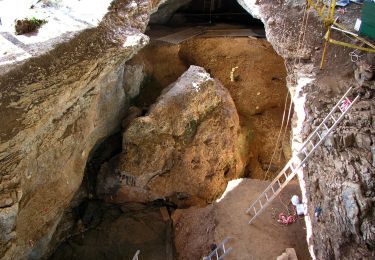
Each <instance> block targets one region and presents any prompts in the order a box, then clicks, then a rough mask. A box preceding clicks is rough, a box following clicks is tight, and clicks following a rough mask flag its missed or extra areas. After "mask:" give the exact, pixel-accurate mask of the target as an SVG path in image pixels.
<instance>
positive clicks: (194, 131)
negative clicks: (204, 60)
mask: <svg viewBox="0 0 375 260" xmlns="http://www.w3.org/2000/svg"><path fill="white" fill-rule="evenodd" d="M238 137H239V118H238V114H237V111H236V108H235V105H234V103H233V100H232V98H231V96H230V95H229V92H228V91H227V89H226V88H224V87H223V86H222V85H221V84H220V83H219V82H218V81H217V80H214V79H212V78H211V77H210V75H209V74H208V73H207V72H206V71H205V70H204V69H203V68H200V67H196V66H191V67H190V68H189V70H188V71H187V72H185V73H184V74H183V75H182V76H181V77H180V78H179V79H178V80H177V82H175V83H174V84H173V85H172V86H171V87H170V88H169V90H167V92H166V93H164V94H162V95H161V97H160V98H159V99H158V101H157V102H156V104H154V105H153V106H152V108H151V109H150V111H149V113H148V115H146V116H144V117H139V118H137V119H135V120H134V121H133V122H132V123H131V124H130V125H129V127H128V129H127V130H126V132H125V133H124V136H123V152H122V154H121V156H120V158H119V163H118V166H117V167H118V169H117V170H116V171H115V172H116V174H117V176H116V177H113V176H112V178H117V179H118V181H119V182H120V185H119V186H118V187H117V197H116V198H117V199H118V200H122V201H127V200H132V198H135V197H137V196H138V195H139V196H138V198H144V200H152V199H156V198H162V197H167V196H171V195H173V194H175V193H178V194H186V195H187V196H194V197H198V198H201V199H204V200H206V201H212V200H213V199H215V198H216V197H218V196H219V195H220V194H221V193H222V191H223V190H224V189H225V185H226V183H227V181H228V180H230V179H232V178H235V177H237V176H238V175H239V172H240V171H241V169H242V163H241V160H240V159H239V154H238V147H237V140H238ZM107 183H108V182H107ZM146 194H147V196H145V195H146Z"/></svg>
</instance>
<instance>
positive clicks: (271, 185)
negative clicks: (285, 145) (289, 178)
mask: <svg viewBox="0 0 375 260" xmlns="http://www.w3.org/2000/svg"><path fill="white" fill-rule="evenodd" d="M291 164H292V160H289V162H288V163H287V164H286V165H285V167H284V168H283V169H282V170H281V171H280V172H279V174H278V175H277V176H276V177H275V178H274V179H273V181H272V182H271V183H270V184H269V185H268V186H267V188H266V189H265V190H264V191H263V192H262V193H261V194H260V195H259V196H258V197H257V199H256V200H255V201H254V203H253V204H251V206H250V207H249V208H248V209H247V211H246V213H249V211H250V209H251V208H253V207H254V206H255V205H256V204H257V203H258V201H259V199H260V198H261V197H263V195H264V194H265V193H267V192H268V191H270V190H271V189H272V187H273V185H274V184H275V183H276V182H277V181H278V180H279V179H280V178H281V177H282V176H283V175H284V173H285V172H286V170H287V169H288V168H290V165H291ZM278 189H280V187H278V188H276V192H277V190H278ZM274 192H275V191H273V192H272V193H274ZM272 198H273V196H271V198H270V200H272Z"/></svg>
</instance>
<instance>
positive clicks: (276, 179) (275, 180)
mask: <svg viewBox="0 0 375 260" xmlns="http://www.w3.org/2000/svg"><path fill="white" fill-rule="evenodd" d="M350 90H351V88H350V89H349V90H348V91H347V92H346V93H345V95H344V96H343V97H342V98H341V99H340V101H339V102H338V105H340V102H341V101H342V100H343V99H344V98H345V96H346V94H347V93H349V91H350ZM358 99H359V95H358V96H356V97H355V98H354V100H353V101H351V102H350V104H349V106H348V107H347V108H346V109H345V110H344V111H343V112H342V113H341V115H340V116H339V118H338V119H337V120H336V121H335V123H334V124H333V125H332V126H331V127H330V128H329V129H328V130H327V133H326V134H325V135H324V136H323V138H321V139H320V140H319V142H317V143H316V144H315V145H314V146H313V149H311V150H310V151H309V152H308V154H307V155H306V157H305V158H304V159H303V160H302V161H301V162H300V163H298V165H297V166H296V167H295V168H291V167H290V165H291V163H292V161H294V158H295V156H293V157H292V158H291V160H289V162H288V163H287V165H286V166H285V167H284V168H283V170H282V171H281V172H280V173H279V174H278V176H277V177H276V178H275V179H274V180H273V181H272V182H271V184H270V185H269V186H268V187H267V188H266V190H265V191H263V192H262V193H261V195H260V196H258V198H257V199H256V200H255V202H254V203H253V204H252V205H251V206H250V207H249V208H248V210H247V211H246V212H247V213H249V211H250V210H251V209H252V208H253V207H254V206H255V205H256V203H257V202H258V201H259V200H260V199H261V198H262V197H263V196H264V194H266V193H267V192H268V191H269V190H270V189H271V188H272V191H273V194H272V196H271V198H270V199H269V200H267V201H266V203H265V204H264V205H263V206H262V207H261V208H260V209H259V210H258V211H257V212H256V214H255V215H254V216H253V217H252V218H251V220H250V221H249V224H251V222H252V221H253V220H254V219H255V218H256V217H257V216H258V215H259V214H260V213H261V212H263V210H264V209H265V208H266V207H267V206H268V204H270V203H271V202H272V201H273V199H274V198H275V197H276V196H277V195H278V194H279V193H280V192H281V190H282V189H283V188H284V187H285V186H286V185H287V184H288V182H289V181H290V180H291V179H293V178H294V176H295V175H296V173H297V171H298V169H299V168H300V167H301V166H302V165H303V164H304V163H305V162H306V161H307V160H308V159H309V157H310V155H311V154H312V153H313V152H314V151H315V149H316V148H317V147H318V146H319V145H320V144H321V143H322V142H323V141H324V139H325V138H326V137H327V136H328V134H329V133H330V132H331V131H332V130H333V129H335V128H336V126H337V124H339V123H340V122H341V120H342V119H343V118H344V116H345V115H346V114H347V113H348V112H349V110H350V108H351V107H352V106H353V105H354V103H355V102H356V101H357V100H358ZM336 108H337V105H336V106H335V108H334V109H333V110H332V111H331V113H330V114H329V115H328V116H330V115H331V114H332V113H333V111H334V110H335V109H336ZM328 116H327V117H328ZM323 122H324V121H323ZM322 125H323V124H321V125H320V126H322ZM310 136H311V135H310ZM307 141H309V140H307ZM302 150H303V147H302V148H301V149H300V150H299V152H298V153H300V151H302ZM288 168H291V169H292V172H291V173H290V175H289V176H288V177H287V178H286V180H285V181H284V182H283V183H282V185H281V186H279V187H278V188H277V189H276V191H274V190H273V185H274V184H275V183H276V182H278V180H279V179H280V177H281V176H282V175H284V174H285V172H286V170H287V169H288Z"/></svg>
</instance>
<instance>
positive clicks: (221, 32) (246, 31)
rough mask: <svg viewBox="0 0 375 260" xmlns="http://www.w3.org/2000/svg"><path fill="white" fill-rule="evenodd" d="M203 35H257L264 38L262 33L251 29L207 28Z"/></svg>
mask: <svg viewBox="0 0 375 260" xmlns="http://www.w3.org/2000/svg"><path fill="white" fill-rule="evenodd" d="M202 36H203V37H249V36H252V37H257V38H264V37H265V35H264V34H260V33H257V32H255V31H253V30H251V29H221V30H220V29H219V30H207V31H205V32H204V34H203V35H202Z"/></svg>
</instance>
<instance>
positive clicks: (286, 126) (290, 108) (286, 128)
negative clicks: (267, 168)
mask: <svg viewBox="0 0 375 260" xmlns="http://www.w3.org/2000/svg"><path fill="white" fill-rule="evenodd" d="M288 93H289V91H288ZM292 104H293V102H292V97H290V103H289V111H288V119H287V120H286V125H285V130H284V134H283V138H282V139H281V150H280V155H279V160H281V154H282V150H283V149H282V148H283V141H284V140H285V135H286V132H287V131H288V125H289V121H290V116H291V114H292Z"/></svg>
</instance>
